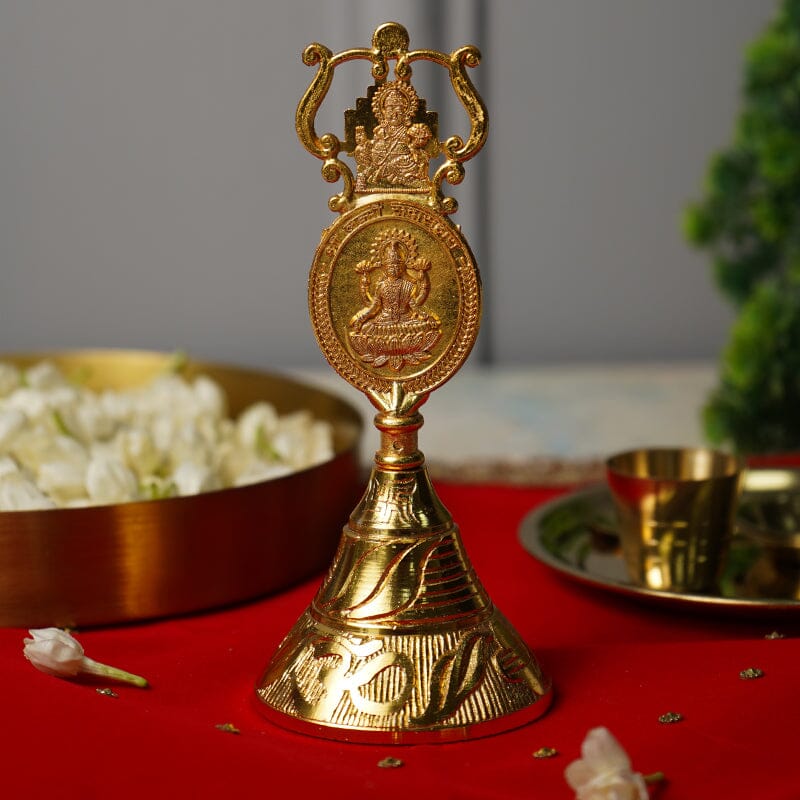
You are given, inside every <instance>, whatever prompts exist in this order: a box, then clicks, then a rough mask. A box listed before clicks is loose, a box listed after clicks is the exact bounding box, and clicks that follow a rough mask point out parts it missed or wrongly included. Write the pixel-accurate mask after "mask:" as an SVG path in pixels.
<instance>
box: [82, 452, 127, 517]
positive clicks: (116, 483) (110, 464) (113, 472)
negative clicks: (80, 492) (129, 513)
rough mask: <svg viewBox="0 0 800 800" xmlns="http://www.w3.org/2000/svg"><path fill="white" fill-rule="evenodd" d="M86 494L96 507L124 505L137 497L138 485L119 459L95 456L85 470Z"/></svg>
mask: <svg viewBox="0 0 800 800" xmlns="http://www.w3.org/2000/svg"><path fill="white" fill-rule="evenodd" d="M86 493H87V494H88V495H89V497H90V498H91V499H92V500H94V501H95V503H97V504H98V505H107V504H111V503H126V502H128V501H129V500H135V499H136V498H137V497H138V493H139V483H138V481H137V480H136V476H135V475H134V474H133V472H131V470H129V469H128V468H127V467H126V466H125V465H124V464H123V463H122V461H120V460H119V459H116V458H102V457H97V456H95V457H94V458H93V459H92V460H91V461H90V462H89V468H88V469H87V470H86Z"/></svg>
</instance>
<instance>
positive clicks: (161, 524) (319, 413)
mask: <svg viewBox="0 0 800 800" xmlns="http://www.w3.org/2000/svg"><path fill="white" fill-rule="evenodd" d="M45 358H46V359H49V360H51V361H52V362H54V363H55V364H56V366H58V367H59V368H60V369H61V370H62V371H63V372H64V373H65V374H66V375H68V376H70V375H80V376H81V377H82V379H83V380H84V382H85V384H86V385H87V386H88V387H89V388H93V389H101V388H109V389H120V388H126V387H130V386H137V385H142V384H145V383H146V382H147V381H148V380H150V379H151V378H153V377H154V376H155V375H157V374H159V373H161V372H163V371H164V370H165V368H166V367H167V365H168V364H169V363H170V359H171V358H172V356H171V355H169V354H165V353H157V352H150V351H133V350H91V351H88V350H87V351H71V352H47V353H31V354H25V355H3V356H2V359H3V360H6V361H11V362H12V363H15V364H17V365H18V366H20V367H23V368H24V367H26V366H30V365H32V364H34V363H36V362H38V361H41V360H43V359H45ZM201 373H202V374H205V375H208V376H209V377H210V378H212V379H214V380H216V381H218V382H219V384H220V385H221V386H222V388H223V389H224V390H225V393H226V395H227V398H228V405H229V413H230V414H231V416H236V415H237V414H238V413H239V412H240V411H241V410H243V409H244V408H245V407H247V406H248V405H249V404H251V403H253V402H256V401H259V400H266V401H268V402H270V403H272V405H273V406H274V407H275V408H276V410H277V411H278V413H279V414H284V413H287V412H289V411H292V410H297V409H301V408H302V409H308V410H309V411H310V412H311V413H312V414H313V415H314V416H315V417H317V418H320V419H324V420H327V421H328V422H330V423H331V424H332V426H333V429H334V457H333V458H332V459H331V460H329V461H327V462H325V463H322V464H319V465H317V466H314V467H311V468H308V469H305V470H302V471H300V472H295V473H293V474H290V475H286V476H285V477H281V478H277V479H274V480H269V481H262V482H260V483H254V484H251V485H249V486H242V487H238V488H232V489H222V490H219V491H213V492H207V493H203V494H199V495H194V496H191V497H175V498H169V499H161V500H151V501H141V502H132V503H124V504H117V505H106V506H97V507H91V508H69V509H52V510H43V511H13V512H0V625H2V626H25V627H43V626H49V625H55V626H61V627H78V626H82V627H85V626H90V625H106V624H113V623H120V622H128V621H133V620H140V619H151V618H158V617H164V616H171V615H175V614H182V613H187V612H194V611H199V610H204V609H209V608H214V607H218V606H222V605H226V604H230V603H235V602H241V601H244V600H250V599H253V598H255V597H258V596H260V595H264V594H268V593H271V592H276V591H278V590H281V589H285V588H287V587H288V586H291V585H292V584H294V583H297V582H298V581H300V580H302V579H304V578H306V577H309V576H311V575H313V574H315V573H317V572H319V571H322V570H323V569H324V567H325V566H327V564H328V563H329V562H330V559H331V557H332V555H333V553H334V551H335V549H336V544H337V542H338V540H339V536H340V534H341V527H342V524H343V523H344V522H345V521H346V520H347V517H348V514H349V512H350V510H351V509H352V507H353V504H354V502H355V501H356V500H357V499H358V495H359V492H360V490H361V488H362V487H361V474H360V466H359V464H358V443H359V439H360V435H361V429H362V421H361V417H360V415H359V413H358V412H357V411H356V410H355V409H354V408H353V407H351V406H350V405H349V404H347V403H345V402H344V401H342V400H340V399H338V398H336V397H335V396H332V395H330V394H328V393H326V392H324V391H321V390H318V389H315V388H312V387H310V386H307V385H304V384H302V383H300V382H296V381H294V380H291V379H289V378H286V377H282V376H279V375H274V374H269V373H265V372H260V371H255V370H248V369H240V368H237V367H232V366H224V365H221V364H212V363H205V362H193V361H189V362H188V363H187V364H186V366H185V368H184V370H183V373H182V374H184V375H185V376H186V377H187V378H192V377H194V376H195V375H198V374H201Z"/></svg>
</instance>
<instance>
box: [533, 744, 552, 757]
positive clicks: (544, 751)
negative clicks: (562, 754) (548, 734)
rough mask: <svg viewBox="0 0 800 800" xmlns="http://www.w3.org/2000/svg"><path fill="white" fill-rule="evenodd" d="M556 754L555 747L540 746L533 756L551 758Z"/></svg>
mask: <svg viewBox="0 0 800 800" xmlns="http://www.w3.org/2000/svg"><path fill="white" fill-rule="evenodd" d="M557 755H558V750H556V749H555V747H540V748H539V749H538V750H537V751H536V752H535V753H534V754H533V757H534V758H553V757H554V756H557Z"/></svg>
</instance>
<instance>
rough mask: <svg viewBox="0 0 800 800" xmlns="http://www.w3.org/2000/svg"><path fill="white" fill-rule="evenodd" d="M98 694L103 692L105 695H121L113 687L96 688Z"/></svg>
mask: <svg viewBox="0 0 800 800" xmlns="http://www.w3.org/2000/svg"><path fill="white" fill-rule="evenodd" d="M95 691H96V692H97V694H102V695H103V696H105V697H119V695H118V694H117V693H116V692H115V691H114V690H113V689H95Z"/></svg>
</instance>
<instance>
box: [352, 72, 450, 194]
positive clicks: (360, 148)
mask: <svg viewBox="0 0 800 800" xmlns="http://www.w3.org/2000/svg"><path fill="white" fill-rule="evenodd" d="M418 107H419V98H418V97H417V93H416V91H415V90H414V87H413V86H411V85H410V84H408V83H402V82H401V81H394V82H389V83H387V84H385V85H383V86H381V87H380V88H378V90H377V91H376V92H375V95H374V96H373V98H372V113H373V114H374V115H375V119H376V121H377V123H378V124H377V126H376V127H375V130H374V132H373V137H372V138H371V139H370V138H368V137H367V134H366V131H365V129H364V126H363V125H359V126H357V127H356V129H355V142H356V146H355V151H354V153H353V155H354V157H355V160H356V165H357V167H358V172H357V175H356V190H357V191H365V190H367V189H370V188H372V189H375V188H379V187H401V188H406V189H423V190H424V189H426V188H427V187H428V185H429V184H430V180H429V178H428V163H429V161H430V152H429V151H430V149H431V147H433V148H434V149H436V143H435V142H432V137H433V133H432V131H431V129H430V128H429V127H428V126H427V125H426V124H425V123H423V122H416V123H413V124H412V120H413V118H414V115H415V114H416V112H417V109H418Z"/></svg>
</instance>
